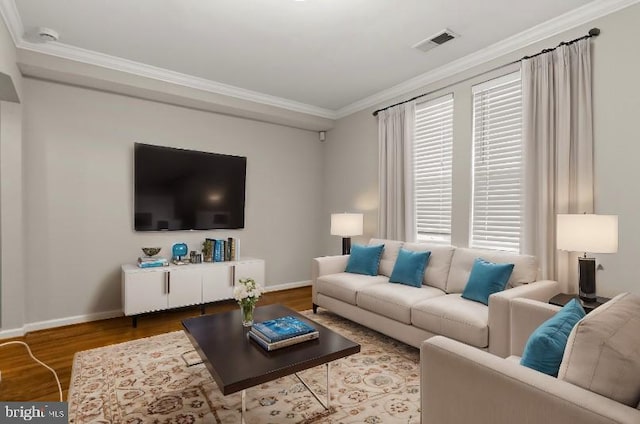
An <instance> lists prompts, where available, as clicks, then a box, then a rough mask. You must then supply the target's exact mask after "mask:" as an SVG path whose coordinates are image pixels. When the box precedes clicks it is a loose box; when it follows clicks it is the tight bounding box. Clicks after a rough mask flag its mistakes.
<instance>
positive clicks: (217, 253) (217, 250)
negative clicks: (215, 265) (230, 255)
mask: <svg viewBox="0 0 640 424" xmlns="http://www.w3.org/2000/svg"><path fill="white" fill-rule="evenodd" d="M213 260H214V262H222V240H215V244H214V248H213Z"/></svg>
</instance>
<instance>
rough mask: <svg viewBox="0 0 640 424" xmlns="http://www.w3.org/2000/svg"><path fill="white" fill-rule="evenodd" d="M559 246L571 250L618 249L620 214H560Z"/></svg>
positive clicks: (595, 250)
mask: <svg viewBox="0 0 640 424" xmlns="http://www.w3.org/2000/svg"><path fill="white" fill-rule="evenodd" d="M557 224H558V228H557V239H556V242H557V248H558V249H560V250H568V251H570V252H590V253H615V252H617V251H618V216H617V215H593V214H559V215H558V222H557Z"/></svg>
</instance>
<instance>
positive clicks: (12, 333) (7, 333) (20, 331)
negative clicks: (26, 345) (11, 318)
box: [0, 327, 24, 340]
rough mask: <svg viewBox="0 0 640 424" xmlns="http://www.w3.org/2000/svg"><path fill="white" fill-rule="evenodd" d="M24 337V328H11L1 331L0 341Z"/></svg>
mask: <svg viewBox="0 0 640 424" xmlns="http://www.w3.org/2000/svg"><path fill="white" fill-rule="evenodd" d="M22 336H24V327H20V328H11V329H9V330H2V331H0V340H2V339H11V338H13V337H22Z"/></svg>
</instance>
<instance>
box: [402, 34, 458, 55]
mask: <svg viewBox="0 0 640 424" xmlns="http://www.w3.org/2000/svg"><path fill="white" fill-rule="evenodd" d="M457 37H459V35H458V34H456V33H455V32H453V31H451V30H450V29H444V30H442V31H440V32H438V33H437V34H435V35H432V36H431V37H429V38H427V39H425V40H422V41H420V42H419V43H417V44H414V45H413V46H412V47H413V48H414V49H418V50H421V51H423V52H428V51H429V50H431V49H433V48H434V47H438V46H439V45H441V44H444V43H446V42H447V41H449V40H453V39H454V38H457Z"/></svg>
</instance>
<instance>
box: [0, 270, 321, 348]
mask: <svg viewBox="0 0 640 424" xmlns="http://www.w3.org/2000/svg"><path fill="white" fill-rule="evenodd" d="M310 285H311V280H307V281H294V282H293V283H284V284H276V285H275V286H267V287H265V292H274V291H279V290H289V289H296V288H298V287H306V286H310ZM122 315H123V312H122V310H121V309H117V310H113V311H106V312H96V313H93V314H85V315H76V316H73V317H66V318H58V319H51V320H47V321H38V322H32V323H29V324H25V325H24V326H22V327H20V328H11V329H8V330H0V339H8V338H11V337H22V336H24V335H25V334H27V333H28V332H30V331H38V330H46V329H48V328H55V327H62V326H65V325H71V324H81V323H83V322H90V321H98V320H101V319H109V318H116V317H121V316H122Z"/></svg>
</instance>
